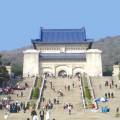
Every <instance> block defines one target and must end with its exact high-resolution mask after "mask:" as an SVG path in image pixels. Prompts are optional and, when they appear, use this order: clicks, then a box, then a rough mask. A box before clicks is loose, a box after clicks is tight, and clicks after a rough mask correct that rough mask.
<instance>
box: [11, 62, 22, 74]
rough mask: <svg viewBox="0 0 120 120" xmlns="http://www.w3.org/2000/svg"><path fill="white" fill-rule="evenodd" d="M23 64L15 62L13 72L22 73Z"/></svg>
mask: <svg viewBox="0 0 120 120" xmlns="http://www.w3.org/2000/svg"><path fill="white" fill-rule="evenodd" d="M22 69H23V67H22V65H21V64H18V63H16V64H14V65H12V72H13V73H15V75H22Z"/></svg>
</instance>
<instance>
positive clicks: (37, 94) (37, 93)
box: [32, 87, 39, 99]
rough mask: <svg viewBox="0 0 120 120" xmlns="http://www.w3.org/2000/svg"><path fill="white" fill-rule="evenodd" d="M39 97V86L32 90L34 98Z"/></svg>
mask: <svg viewBox="0 0 120 120" xmlns="http://www.w3.org/2000/svg"><path fill="white" fill-rule="evenodd" d="M38 97H39V88H38V87H35V88H33V91H32V99H38Z"/></svg>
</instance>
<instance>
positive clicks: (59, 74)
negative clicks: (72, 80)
mask: <svg viewBox="0 0 120 120" xmlns="http://www.w3.org/2000/svg"><path fill="white" fill-rule="evenodd" d="M58 76H61V77H66V76H67V72H66V71H65V70H61V71H59V72H58Z"/></svg>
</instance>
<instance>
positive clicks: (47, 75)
mask: <svg viewBox="0 0 120 120" xmlns="http://www.w3.org/2000/svg"><path fill="white" fill-rule="evenodd" d="M44 75H45V76H46V77H52V76H53V74H52V73H50V72H45V73H44Z"/></svg>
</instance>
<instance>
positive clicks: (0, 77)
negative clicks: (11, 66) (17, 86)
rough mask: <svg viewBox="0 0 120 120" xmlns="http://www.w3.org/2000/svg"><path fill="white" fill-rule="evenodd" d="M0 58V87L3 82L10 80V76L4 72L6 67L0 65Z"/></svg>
mask: <svg viewBox="0 0 120 120" xmlns="http://www.w3.org/2000/svg"><path fill="white" fill-rule="evenodd" d="M1 57H2V55H0V85H2V83H3V82H7V81H8V80H10V76H9V74H8V71H7V70H6V67H5V66H4V65H2V61H1Z"/></svg>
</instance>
